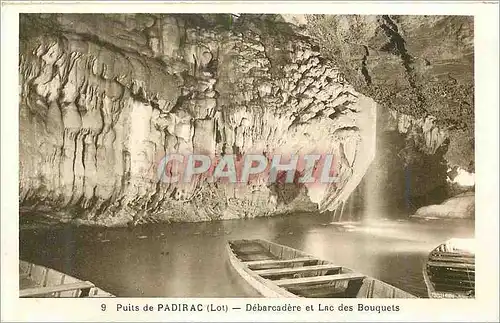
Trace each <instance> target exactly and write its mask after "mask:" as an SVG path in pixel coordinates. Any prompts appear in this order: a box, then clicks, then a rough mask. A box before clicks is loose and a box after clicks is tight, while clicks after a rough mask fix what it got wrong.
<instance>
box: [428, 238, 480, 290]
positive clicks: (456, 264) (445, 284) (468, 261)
mask: <svg viewBox="0 0 500 323" xmlns="http://www.w3.org/2000/svg"><path fill="white" fill-rule="evenodd" d="M472 241H473V240H472V239H451V240H449V241H447V242H445V243H442V244H440V245H439V246H437V247H436V248H435V249H433V250H432V251H431V252H430V253H429V256H428V258H427V260H426V262H425V263H424V266H423V269H422V275H423V277H424V282H425V285H426V287H427V293H428V296H429V298H474V297H475V253H474V252H473V251H471V250H466V249H465V248H463V247H460V244H461V245H464V244H465V243H467V242H469V243H473V242H472Z"/></svg>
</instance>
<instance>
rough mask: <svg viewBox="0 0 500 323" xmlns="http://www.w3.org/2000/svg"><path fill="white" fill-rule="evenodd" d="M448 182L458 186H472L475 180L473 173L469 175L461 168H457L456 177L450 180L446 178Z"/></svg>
mask: <svg viewBox="0 0 500 323" xmlns="http://www.w3.org/2000/svg"><path fill="white" fill-rule="evenodd" d="M448 181H449V182H451V183H455V184H458V185H460V186H474V184H475V182H476V178H475V175H474V173H469V172H468V171H466V170H464V169H462V168H458V169H457V175H456V176H455V177H454V178H453V179H451V180H450V179H449V178H448Z"/></svg>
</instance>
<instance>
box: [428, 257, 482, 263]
mask: <svg viewBox="0 0 500 323" xmlns="http://www.w3.org/2000/svg"><path fill="white" fill-rule="evenodd" d="M429 259H430V260H435V261H449V262H453V263H467V264H473V263H475V262H476V258H474V257H472V258H463V257H441V256H431V257H429Z"/></svg>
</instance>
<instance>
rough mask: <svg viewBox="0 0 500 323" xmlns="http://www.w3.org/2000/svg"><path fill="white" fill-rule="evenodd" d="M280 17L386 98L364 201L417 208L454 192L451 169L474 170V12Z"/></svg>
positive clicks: (362, 86)
mask: <svg viewBox="0 0 500 323" xmlns="http://www.w3.org/2000/svg"><path fill="white" fill-rule="evenodd" d="M273 19H274V20H276V21H285V22H288V23H291V24H294V25H296V26H297V27H298V28H300V30H301V32H302V33H303V34H304V35H309V36H311V37H314V38H315V39H317V40H318V43H319V44H320V52H321V54H322V55H323V56H325V57H327V58H329V59H331V60H333V61H334V62H335V63H336V64H337V65H338V66H339V67H340V68H341V70H342V71H343V72H345V74H346V79H347V80H348V81H349V82H350V83H351V84H353V85H354V86H355V87H356V89H357V90H358V91H360V92H362V93H364V94H366V95H368V96H370V97H372V98H373V99H374V100H375V101H376V102H377V103H378V104H379V108H378V118H377V155H376V156H375V159H374V162H373V163H372V165H371V167H370V169H369V171H368V173H367V176H365V178H364V180H363V182H362V185H360V186H359V188H360V190H361V191H362V192H363V193H362V195H364V196H363V197H364V202H361V203H362V204H363V203H364V204H367V203H368V201H367V199H368V200H370V202H369V203H368V204H370V205H372V206H371V207H372V208H373V205H375V204H376V205H378V206H379V207H381V208H389V209H390V208H393V207H397V208H402V209H404V212H414V211H415V210H416V209H417V208H418V207H420V206H422V205H426V204H434V203H440V202H442V201H443V200H444V199H446V198H447V197H449V196H452V195H453V194H452V192H450V187H448V185H447V182H446V178H447V171H448V169H449V168H452V167H461V168H463V169H466V170H467V171H469V172H474V168H475V166H474V20H473V17H472V16H393V15H391V16H388V15H370V16H363V15H281V16H278V15H277V16H276V17H274V18H273ZM365 184H366V185H365ZM363 187H364V188H363ZM375 188H376V190H375V191H374V189H375ZM367 194H371V195H372V196H367Z"/></svg>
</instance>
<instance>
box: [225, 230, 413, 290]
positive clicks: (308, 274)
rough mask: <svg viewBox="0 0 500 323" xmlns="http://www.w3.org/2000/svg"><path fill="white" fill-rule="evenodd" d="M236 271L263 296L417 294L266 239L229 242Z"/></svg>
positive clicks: (228, 250)
mask: <svg viewBox="0 0 500 323" xmlns="http://www.w3.org/2000/svg"><path fill="white" fill-rule="evenodd" d="M226 249H227V253H228V258H229V262H230V264H231V265H232V267H233V268H234V269H235V271H236V272H237V273H238V274H239V275H240V276H241V278H242V279H243V280H244V281H246V283H247V284H248V285H250V286H251V287H252V288H253V289H255V290H256V291H257V292H258V293H259V294H260V295H262V296H263V297H271V298H276V297H279V298H283V297H284V298H297V297H308V298H309V297H314V298H416V297H415V296H414V295H412V294H410V293H407V292H405V291H403V290H401V289H398V288H396V287H394V286H392V285H389V284H387V283H384V282H382V281H380V280H377V279H375V278H372V277H368V276H365V275H362V274H359V273H356V272H355V271H354V270H352V269H350V268H346V267H342V266H337V265H335V264H332V263H331V262H329V261H327V260H322V259H318V258H316V257H314V256H312V255H309V254H307V253H305V252H303V251H300V250H297V249H293V248H290V247H287V246H283V245H279V244H276V243H273V242H270V241H267V240H261V239H255V240H232V241H229V242H228V243H227V245H226Z"/></svg>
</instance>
